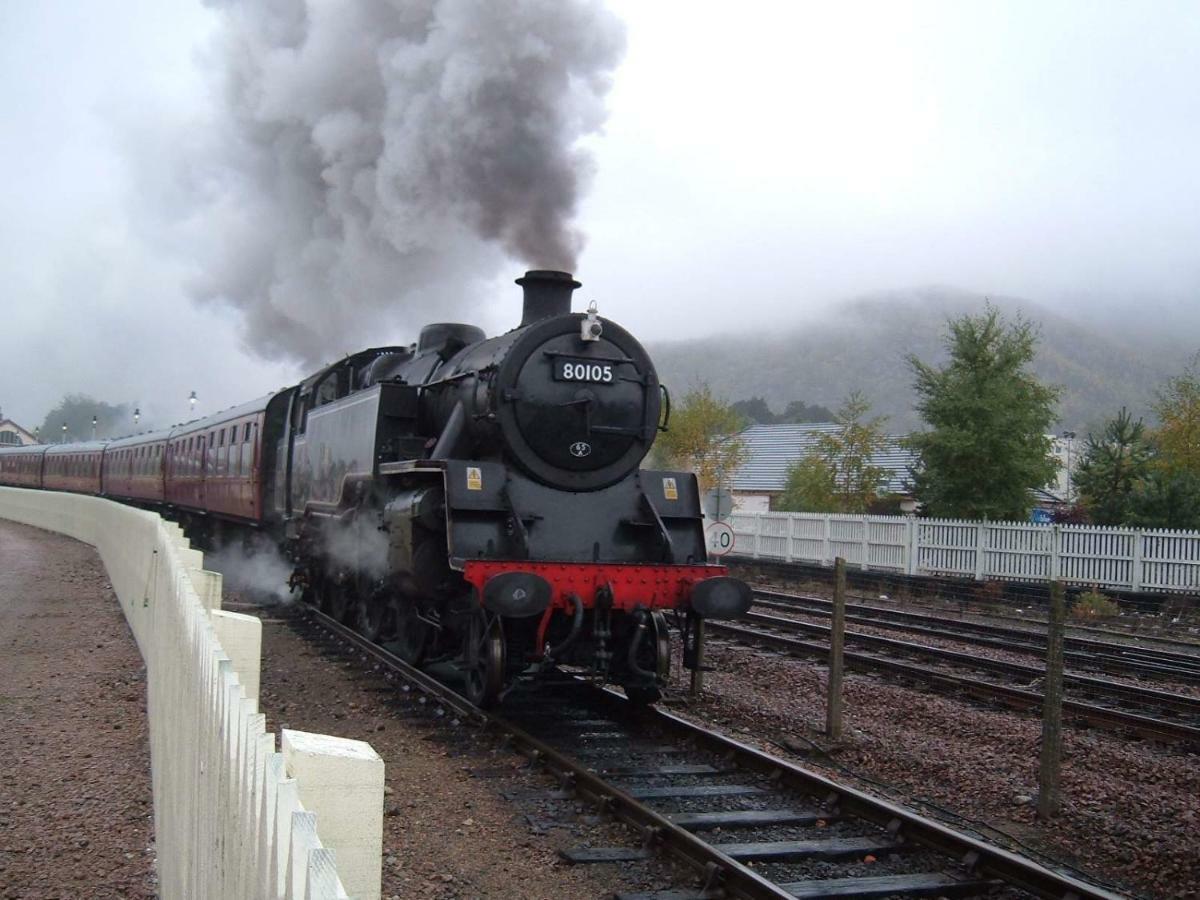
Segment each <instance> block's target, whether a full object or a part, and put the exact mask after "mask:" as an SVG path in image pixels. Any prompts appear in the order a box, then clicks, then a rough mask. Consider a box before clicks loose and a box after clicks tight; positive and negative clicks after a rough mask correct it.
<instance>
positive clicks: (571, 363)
mask: <svg viewBox="0 0 1200 900" xmlns="http://www.w3.org/2000/svg"><path fill="white" fill-rule="evenodd" d="M554 380H555V381H586V382H590V383H592V384H612V380H613V366H612V363H606V362H605V363H601V362H590V361H589V360H586V359H572V358H571V357H569V356H559V357H556V358H555V360H554Z"/></svg>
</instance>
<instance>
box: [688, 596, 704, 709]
mask: <svg viewBox="0 0 1200 900" xmlns="http://www.w3.org/2000/svg"><path fill="white" fill-rule="evenodd" d="M695 625H696V645H695V646H696V659H695V660H694V662H695V666H694V668H693V669H692V683H691V687H690V688H689V694H690V696H691V698H692V699H693V700H699V699H700V695H701V694H703V693H704V619H702V618H701V617H700V616H696V622H695Z"/></svg>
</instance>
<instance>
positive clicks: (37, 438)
mask: <svg viewBox="0 0 1200 900" xmlns="http://www.w3.org/2000/svg"><path fill="white" fill-rule="evenodd" d="M33 442H34V443H35V444H40V443H41V442H42V426H41V425H35V426H34V429H33Z"/></svg>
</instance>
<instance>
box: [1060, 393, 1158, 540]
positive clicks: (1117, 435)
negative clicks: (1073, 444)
mask: <svg viewBox="0 0 1200 900" xmlns="http://www.w3.org/2000/svg"><path fill="white" fill-rule="evenodd" d="M1150 463H1151V450H1150V445H1149V443H1148V442H1147V441H1146V435H1145V427H1144V426H1143V425H1142V420H1141V419H1138V420H1137V421H1136V422H1135V421H1133V417H1132V416H1131V415H1130V414H1129V411H1128V410H1126V409H1125V408H1124V407H1122V408H1121V411H1120V412H1119V413H1117V417H1116V418H1115V419H1110V420H1109V421H1108V422H1107V423H1105V425H1104V430H1103V431H1102V432H1101V435H1100V437H1099V438H1096V437H1094V436H1093V435H1090V434H1089V435H1088V438H1087V445H1086V447H1085V448H1084V451H1083V457H1082V458H1081V459H1080V460H1079V466H1078V468H1076V470H1075V473H1074V482H1075V487H1076V488H1077V489H1078V490H1079V496H1080V498H1081V499H1082V500H1083V505H1084V507H1085V508H1086V509H1087V510H1088V513H1089V514H1090V516H1091V519H1092V521H1093V522H1095V523H1096V524H1097V525H1122V524H1124V523H1126V522H1128V521H1130V517H1131V515H1132V514H1133V508H1134V501H1135V499H1136V497H1137V494H1138V492H1139V491H1140V490H1141V487H1142V484H1143V482H1144V481H1145V479H1146V476H1147V475H1149V474H1150Z"/></svg>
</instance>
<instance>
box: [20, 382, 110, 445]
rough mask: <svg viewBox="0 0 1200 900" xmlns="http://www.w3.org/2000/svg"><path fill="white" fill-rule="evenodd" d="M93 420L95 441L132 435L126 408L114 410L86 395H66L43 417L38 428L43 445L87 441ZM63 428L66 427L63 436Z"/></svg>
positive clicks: (90, 434) (90, 436)
mask: <svg viewBox="0 0 1200 900" xmlns="http://www.w3.org/2000/svg"><path fill="white" fill-rule="evenodd" d="M93 416H95V417H96V437H98V438H111V437H116V436H118V435H125V434H130V433H131V432H132V431H133V415H132V411H131V410H130V408H129V405H128V404H125V403H119V404H117V405H115V406H114V405H113V404H111V403H105V402H104V401H102V400H96V399H95V398H93V397H89V396H87V395H86V394H68V395H67V396H66V397H64V398H63V399H62V400H61V401H59V404H58V406H56V407H54V409H52V410H50V412H48V413H47V414H46V419H45V421H43V422H42V426H41V434H40V437H41V440H42V443H45V444H53V443H57V442H58V441H60V440H64V439H65V440H67V441H90V440H91V439H92V417H93ZM64 424H65V425H66V426H67V430H66V432H65V434H64V432H63V425H64Z"/></svg>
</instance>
